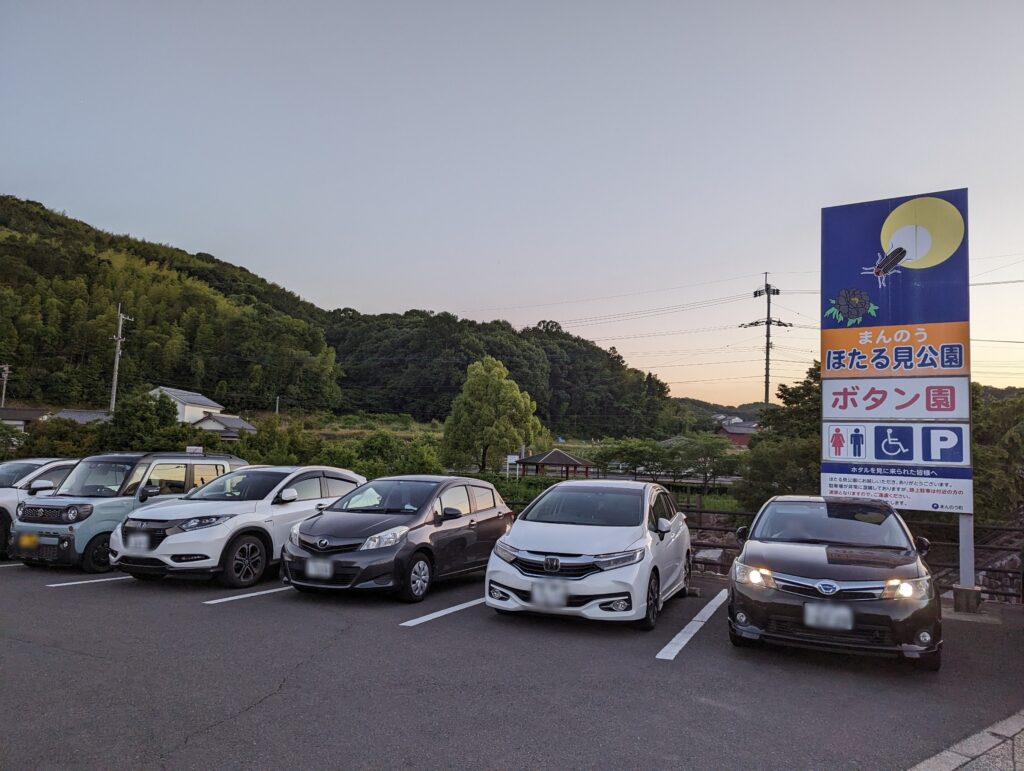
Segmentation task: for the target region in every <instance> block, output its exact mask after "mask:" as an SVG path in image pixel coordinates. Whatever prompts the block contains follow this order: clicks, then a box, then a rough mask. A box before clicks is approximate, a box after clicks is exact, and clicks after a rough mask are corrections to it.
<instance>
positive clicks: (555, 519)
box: [519, 486, 644, 527]
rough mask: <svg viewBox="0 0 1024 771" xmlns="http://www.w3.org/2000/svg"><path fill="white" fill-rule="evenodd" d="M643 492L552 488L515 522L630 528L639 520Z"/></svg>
mask: <svg viewBox="0 0 1024 771" xmlns="http://www.w3.org/2000/svg"><path fill="white" fill-rule="evenodd" d="M643 509H644V491H643V490H642V489H641V488H628V487H569V486H566V487H556V488H554V489H552V490H551V491H550V492H549V493H547V494H546V495H543V496H541V497H540V498H538V499H537V500H536V501H534V503H533V504H531V505H530V506H528V507H527V508H526V511H524V512H523V514H522V516H520V517H519V519H521V520H524V521H526V522H547V523H549V524H552V525H596V526H599V527H634V526H636V525H639V524H640V522H641V520H642V519H643Z"/></svg>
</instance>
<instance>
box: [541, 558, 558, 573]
mask: <svg viewBox="0 0 1024 771" xmlns="http://www.w3.org/2000/svg"><path fill="white" fill-rule="evenodd" d="M561 567H562V561H561V560H560V559H558V557H545V558H544V570H545V572H547V573H557V572H558V571H559V570H560V569H561Z"/></svg>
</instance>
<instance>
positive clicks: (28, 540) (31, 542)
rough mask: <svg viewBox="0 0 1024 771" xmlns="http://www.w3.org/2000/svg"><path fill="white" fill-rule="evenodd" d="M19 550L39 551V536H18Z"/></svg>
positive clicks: (23, 534) (30, 534)
mask: <svg viewBox="0 0 1024 771" xmlns="http://www.w3.org/2000/svg"><path fill="white" fill-rule="evenodd" d="M18 548H19V549H38V548H39V536H38V535H37V534H36V533H22V534H20V535H19V536H18Z"/></svg>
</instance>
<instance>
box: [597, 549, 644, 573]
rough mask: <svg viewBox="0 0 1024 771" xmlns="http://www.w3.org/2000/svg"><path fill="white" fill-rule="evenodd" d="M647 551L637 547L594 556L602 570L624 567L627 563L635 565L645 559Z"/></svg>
mask: <svg viewBox="0 0 1024 771" xmlns="http://www.w3.org/2000/svg"><path fill="white" fill-rule="evenodd" d="M645 553H646V552H645V550H644V549H635V550H633V551H623V552H617V553H615V554H598V555H597V556H596V557H594V564H595V565H597V566H598V567H599V568H601V570H614V569H615V568H624V567H626V565H635V564H636V563H638V562H641V561H643V558H644V554H645Z"/></svg>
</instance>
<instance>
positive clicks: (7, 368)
mask: <svg viewBox="0 0 1024 771" xmlns="http://www.w3.org/2000/svg"><path fill="white" fill-rule="evenodd" d="M10 376H11V365H10V364H0V378H3V385H2V386H0V407H3V406H4V405H5V404H6V403H7V379H8V378H9V377H10Z"/></svg>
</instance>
